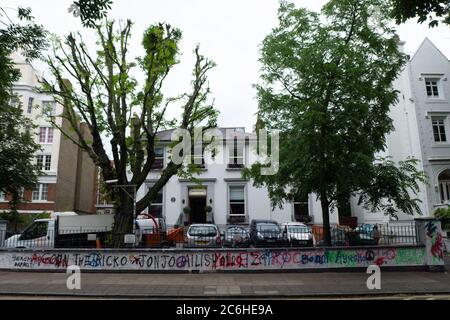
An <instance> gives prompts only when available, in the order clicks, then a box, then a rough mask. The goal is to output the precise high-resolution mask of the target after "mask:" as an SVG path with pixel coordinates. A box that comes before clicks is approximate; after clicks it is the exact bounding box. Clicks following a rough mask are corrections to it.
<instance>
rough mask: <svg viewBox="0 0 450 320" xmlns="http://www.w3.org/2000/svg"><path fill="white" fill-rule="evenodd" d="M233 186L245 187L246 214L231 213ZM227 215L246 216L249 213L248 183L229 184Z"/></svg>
mask: <svg viewBox="0 0 450 320" xmlns="http://www.w3.org/2000/svg"><path fill="white" fill-rule="evenodd" d="M231 188H243V189H244V214H231ZM227 192H228V196H227V208H228V210H227V217H228V218H230V217H246V216H247V214H248V209H247V204H248V197H247V184H244V183H239V184H238V183H236V184H231V183H230V184H228V186H227Z"/></svg>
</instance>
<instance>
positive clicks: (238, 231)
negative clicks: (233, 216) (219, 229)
mask: <svg viewBox="0 0 450 320" xmlns="http://www.w3.org/2000/svg"><path fill="white" fill-rule="evenodd" d="M227 233H230V234H240V235H247V231H246V230H245V229H244V228H239V227H233V228H228V229H227Z"/></svg>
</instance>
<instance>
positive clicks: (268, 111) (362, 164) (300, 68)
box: [244, 0, 424, 245]
mask: <svg viewBox="0 0 450 320" xmlns="http://www.w3.org/2000/svg"><path fill="white" fill-rule="evenodd" d="M388 10H389V8H388V7H387V6H386V5H385V4H384V1H382V0H345V1H342V0H331V1H329V2H328V3H327V4H326V5H325V6H324V7H323V8H322V11H321V14H318V13H315V12H310V11H308V10H306V9H303V8H300V9H297V8H295V6H294V5H293V4H290V3H287V2H284V1H283V2H281V4H280V7H279V10H278V19H279V25H278V26H277V27H276V28H274V29H273V31H272V33H271V34H269V35H268V36H267V37H266V38H265V39H264V41H263V43H262V48H261V58H260V62H261V64H262V74H261V79H262V84H260V85H257V86H256V89H257V95H258V100H259V111H258V116H259V120H260V121H259V124H258V125H259V126H261V125H263V126H264V127H265V128H266V129H267V130H269V131H270V130H275V129H276V130H280V146H279V151H280V155H279V157H280V163H279V171H278V173H277V174H275V175H269V176H264V175H261V168H262V167H264V166H266V163H257V164H255V165H254V166H252V168H251V169H249V170H246V171H245V172H244V176H246V177H248V178H253V179H254V184H255V185H257V186H262V185H264V186H266V187H267V188H268V190H269V195H270V197H271V199H272V203H274V205H282V204H283V202H285V201H289V200H293V199H294V198H297V197H301V196H302V195H305V194H310V193H314V194H316V195H317V197H318V199H320V202H321V205H322V217H323V225H324V241H325V243H326V244H328V245H330V240H331V239H330V218H329V215H330V208H333V207H335V206H336V205H337V204H338V203H339V202H341V203H342V202H344V201H348V200H349V199H350V197H351V196H357V195H360V196H362V197H361V198H360V201H361V204H363V205H366V206H370V207H372V208H374V209H381V210H384V211H385V212H386V213H387V214H392V215H395V214H396V212H398V211H399V210H400V209H401V210H402V211H405V212H407V213H411V214H412V213H413V211H414V210H417V211H418V210H420V208H419V207H418V205H417V204H418V202H419V200H418V199H414V198H412V197H410V194H409V192H412V193H414V192H417V191H418V186H417V183H416V180H420V181H424V174H423V173H422V172H419V171H417V170H416V168H415V166H414V164H415V163H416V161H415V160H414V159H410V160H407V161H405V162H404V163H403V164H401V165H400V166H397V165H396V164H394V163H392V161H390V160H389V159H377V157H376V154H377V153H378V152H380V151H382V150H384V149H385V146H386V134H387V133H389V132H390V131H391V130H392V120H391V119H390V118H389V116H388V112H389V110H390V107H391V106H392V105H393V104H394V103H395V102H396V100H397V92H396V91H395V90H394V88H393V86H392V83H393V81H394V80H395V78H396V77H397V75H398V74H399V72H400V70H401V68H402V66H403V65H404V62H405V57H404V55H403V54H402V53H400V52H399V51H398V48H397V42H396V37H395V33H394V30H393V29H391V28H390V27H389V23H388V20H387V18H386V17H388V14H387V12H389V11H388ZM384 183H388V185H389V186H390V188H389V189H384V188H385V185H384ZM405 190H407V191H408V192H404V191H405Z"/></svg>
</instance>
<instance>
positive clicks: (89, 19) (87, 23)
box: [69, 0, 113, 28]
mask: <svg viewBox="0 0 450 320" xmlns="http://www.w3.org/2000/svg"><path fill="white" fill-rule="evenodd" d="M112 3H113V2H112V0H77V1H74V2H73V4H72V6H71V7H70V8H69V12H73V14H74V15H75V16H77V17H80V19H81V23H82V24H83V26H84V27H87V28H95V25H96V23H97V22H98V21H99V20H102V19H104V18H106V16H107V13H108V10H110V9H111V5H112Z"/></svg>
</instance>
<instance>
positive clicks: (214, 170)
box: [137, 128, 294, 226]
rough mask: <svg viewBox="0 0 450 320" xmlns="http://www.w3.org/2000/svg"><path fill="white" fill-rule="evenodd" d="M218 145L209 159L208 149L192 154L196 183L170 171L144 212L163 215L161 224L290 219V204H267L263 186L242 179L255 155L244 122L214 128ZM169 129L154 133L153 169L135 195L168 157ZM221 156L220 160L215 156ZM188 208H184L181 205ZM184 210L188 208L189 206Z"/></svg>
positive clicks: (143, 190) (152, 179)
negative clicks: (220, 144) (216, 152)
mask: <svg viewBox="0 0 450 320" xmlns="http://www.w3.org/2000/svg"><path fill="white" fill-rule="evenodd" d="M219 130H220V132H221V133H222V136H223V150H222V151H221V155H216V156H215V157H217V158H219V159H215V163H211V157H212V156H211V154H209V153H208V152H205V153H202V154H203V155H204V157H201V156H200V159H198V160H197V163H198V167H199V170H200V173H199V174H198V175H196V177H197V179H198V181H199V182H201V185H199V184H198V183H197V182H194V181H192V180H189V179H185V178H181V177H178V176H174V177H172V178H171V179H170V180H169V182H168V183H167V184H166V185H165V186H164V188H163V189H162V190H161V192H160V196H159V197H158V199H157V200H156V201H155V202H154V203H153V204H152V205H151V206H150V207H148V208H147V213H149V214H151V215H153V216H155V217H163V218H165V219H166V223H167V225H188V224H191V223H206V222H211V223H215V224H217V225H220V226H223V225H226V224H234V223H243V224H246V223H249V222H250V220H251V219H273V220H276V221H279V222H285V221H291V220H292V219H293V216H294V211H293V206H291V205H290V204H289V205H286V206H284V207H283V208H282V209H280V208H275V209H272V205H271V203H270V200H269V197H268V193H267V190H266V189H264V188H256V187H254V186H253V184H252V182H251V181H247V180H244V179H242V177H241V173H242V169H243V168H244V166H249V165H251V164H252V163H254V162H255V161H256V155H255V152H253V151H252V144H251V142H252V141H255V139H256V135H255V134H253V133H246V132H245V129H244V128H220V129H219ZM172 133H173V130H167V131H163V132H160V133H159V134H158V141H159V144H158V147H157V148H156V154H157V156H156V160H155V163H154V165H153V169H152V171H151V172H150V174H149V175H148V179H147V181H146V183H145V185H144V186H143V187H141V188H140V189H139V190H138V195H137V197H138V199H139V198H142V197H143V196H144V194H145V193H146V192H147V190H148V188H149V187H151V186H152V185H153V183H155V181H157V179H158V178H159V175H160V173H161V170H162V169H163V168H164V166H165V165H166V164H167V162H168V161H169V144H170V143H171V141H172V140H171V135H172ZM220 159H222V161H221V160H220ZM186 208H189V209H186ZM189 211H190V212H189Z"/></svg>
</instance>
